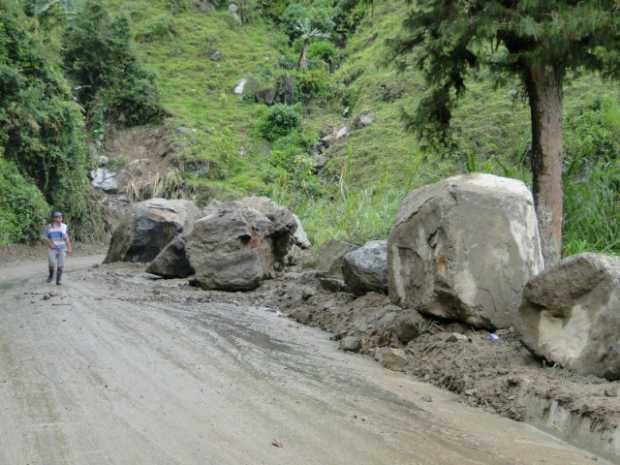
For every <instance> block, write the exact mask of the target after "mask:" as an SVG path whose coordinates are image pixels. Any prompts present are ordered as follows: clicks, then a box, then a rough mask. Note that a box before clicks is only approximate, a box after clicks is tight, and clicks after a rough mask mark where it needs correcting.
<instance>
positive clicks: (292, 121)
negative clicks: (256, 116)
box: [259, 104, 301, 141]
mask: <svg viewBox="0 0 620 465" xmlns="http://www.w3.org/2000/svg"><path fill="white" fill-rule="evenodd" d="M300 122H301V114H300V110H299V107H298V106H291V105H283V104H277V105H274V106H273V107H271V108H270V109H269V110H268V112H267V114H266V115H265V117H264V119H263V120H262V121H261V122H260V123H259V132H260V134H261V135H262V136H263V137H264V138H265V139H267V140H269V141H274V140H276V139H278V138H280V137H284V136H286V135H287V134H289V133H290V132H291V131H292V130H293V129H295V128H297V127H299V124H300Z"/></svg>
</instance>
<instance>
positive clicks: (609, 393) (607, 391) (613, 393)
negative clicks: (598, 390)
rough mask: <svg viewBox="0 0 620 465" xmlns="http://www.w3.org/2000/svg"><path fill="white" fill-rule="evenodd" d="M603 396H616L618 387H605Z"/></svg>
mask: <svg viewBox="0 0 620 465" xmlns="http://www.w3.org/2000/svg"><path fill="white" fill-rule="evenodd" d="M605 397H618V389H613V388H607V389H605Z"/></svg>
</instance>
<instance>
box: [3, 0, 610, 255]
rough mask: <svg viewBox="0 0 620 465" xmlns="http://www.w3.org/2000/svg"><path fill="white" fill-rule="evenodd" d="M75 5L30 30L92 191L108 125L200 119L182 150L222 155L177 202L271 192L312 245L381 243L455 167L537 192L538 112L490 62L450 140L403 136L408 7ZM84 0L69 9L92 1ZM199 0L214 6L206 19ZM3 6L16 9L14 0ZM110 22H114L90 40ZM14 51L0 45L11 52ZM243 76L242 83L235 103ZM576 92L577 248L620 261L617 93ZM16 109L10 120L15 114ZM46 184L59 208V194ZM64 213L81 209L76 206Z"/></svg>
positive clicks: (590, 82) (418, 82)
mask: <svg viewBox="0 0 620 465" xmlns="http://www.w3.org/2000/svg"><path fill="white" fill-rule="evenodd" d="M16 1H17V0H15V1H14V2H12V3H15V2H16ZM64 3H65V2H58V5H55V6H54V9H55V11H57V12H58V15H59V16H58V18H56V19H53V20H52V17H50V16H49V15H47V16H46V18H48V19H46V20H45V21H46V24H47V25H46V26H45V27H44V25H42V24H43V21H42V20H41V19H33V18H29V19H23V21H25V22H24V29H25V30H26V33H28V34H30V36H32V37H33V39H32V40H35V39H36V38H37V36H36V34H39V37H38V38H39V39H42V37H40V35H46V34H47V36H48V37H51V38H52V39H53V40H52V41H51V43H56V44H57V48H55V49H53V50H52V51H51V52H50V50H49V49H48V50H47V51H46V53H47V55H51V57H48V60H49V62H50V63H51V65H53V67H54V70H56V71H55V72H56V75H58V76H59V79H63V80H64V84H63V85H64V89H65V90H64V92H65V94H64V95H65V97H64V98H65V99H67V101H68V102H69V103H68V105H71V108H74V110H73V113H72V114H73V115H75V116H74V117H75V118H76V125H75V126H73V127H75V128H76V129H75V131H76V132H75V137H76V139H75V140H76V141H79V143H80V144H81V147H82V148H81V149H80V151H79V152H76V153H80V154H81V155H80V157H83V158H80V160H81V162H80V163H81V165H79V166H81V167H80V168H76V169H77V170H79V171H80V172H81V173H82V176H81V178H80V179H82V180H83V181H82V182H83V183H85V182H86V181H85V180H86V177H85V172H86V169H87V167H88V166H89V164H90V163H92V162H91V161H90V160H89V159H88V156H87V152H86V150H85V148H84V147H85V144H84V141H85V140H90V141H92V140H96V138H98V137H99V138H101V137H103V136H104V134H105V126H106V125H109V124H115V125H120V126H122V125H126V126H128V125H135V124H145V123H147V124H164V125H166V126H169V127H170V128H171V129H176V128H179V127H186V128H190V129H191V130H192V131H191V132H189V133H185V132H184V133H179V132H177V137H178V139H179V145H180V146H182V147H183V150H182V152H181V153H180V154H179V157H180V158H181V159H182V160H183V161H184V162H188V164H191V163H190V162H193V163H194V164H199V163H204V162H208V163H209V170H208V173H207V174H201V175H198V174H194V173H192V172H188V171H185V172H177V171H175V172H174V173H173V174H172V177H173V178H174V179H171V180H169V181H170V182H168V181H166V182H167V184H166V185H167V186H168V188H167V189H166V192H165V194H167V195H171V196H178V195H186V196H193V197H196V198H197V199H198V200H199V201H201V202H207V201H208V200H210V199H211V198H221V199H226V198H234V197H238V196H242V195H246V194H259V195H267V196H270V197H272V198H274V200H276V201H278V202H281V203H283V204H285V205H287V206H288V207H290V208H291V209H293V210H294V211H295V212H296V213H297V214H298V215H299V216H300V218H301V219H302V222H303V223H304V226H305V228H306V230H307V232H308V233H309V235H310V238H311V240H312V241H313V242H314V243H315V244H316V245H318V244H320V243H322V242H324V241H325V240H327V239H330V238H342V239H347V240H351V241H354V242H363V241H366V240H369V239H374V238H384V237H385V236H386V234H387V232H388V230H389V227H390V225H391V222H392V220H393V218H394V215H395V214H396V212H397V210H398V206H399V204H400V202H401V200H402V199H403V198H404V196H405V195H406V194H407V193H408V192H410V190H411V189H413V188H415V187H418V186H421V185H423V184H426V183H428V182H432V181H436V180H438V179H440V178H443V177H445V176H449V175H453V174H458V173H463V172H470V171H482V172H487V173H494V174H498V175H502V176H509V177H515V178H519V179H522V180H524V181H525V182H526V183H528V185H530V186H531V185H532V178H531V174H530V169H529V158H528V157H529V156H530V153H531V152H530V151H529V150H528V147H529V146H530V143H531V141H530V130H529V118H530V114H529V109H528V106H527V102H526V100H525V97H524V95H525V93H524V90H523V88H522V86H521V84H520V83H519V82H518V81H517V80H511V78H507V79H506V81H505V82H503V84H504V85H503V86H501V87H498V86H497V85H496V84H497V82H496V79H495V78H494V77H493V76H492V75H491V73H490V72H489V71H488V70H485V69H484V68H481V69H480V70H478V71H477V72H476V73H474V74H473V75H472V76H470V77H468V78H467V79H468V81H467V86H468V93H467V94H465V95H464V96H463V98H462V99H461V101H460V104H459V106H458V107H456V108H455V109H454V111H453V115H452V133H453V143H452V145H451V146H450V147H449V148H446V147H443V148H438V147H434V146H431V145H429V144H427V143H426V142H424V141H421V140H420V139H419V138H418V137H417V135H416V134H415V132H413V131H411V130H408V129H407V127H406V126H407V125H406V119H403V114H405V113H411V112H412V111H413V110H414V109H415V108H416V106H417V105H418V103H419V102H420V100H421V99H422V98H423V97H424V95H425V92H426V91H427V90H428V89H427V85H426V84H425V82H424V79H423V76H422V74H421V73H419V72H417V71H415V70H414V69H413V68H411V67H409V68H407V69H406V72H404V73H401V72H399V69H398V66H397V65H398V64H399V63H400V64H402V63H401V61H403V60H404V59H403V60H401V59H399V58H395V59H393V60H390V59H388V58H387V57H389V56H390V54H389V51H390V48H389V45H388V44H387V43H386V39H389V38H391V37H394V35H395V34H396V33H397V32H398V31H400V30H401V29H400V28H401V23H402V19H403V11H406V9H407V8H408V6H407V2H406V1H405V0H402V1H401V0H397V1H390V2H382V1H375V2H372V4H371V2H366V1H361V0H360V1H358V0H307V1H300V2H289V1H287V0H279V1H275V2H263V1H260V0H255V1H250V0H247V1H241V2H238V3H237V5H238V7H239V8H238V11H237V13H236V16H235V15H233V14H231V13H230V12H229V11H228V2H192V1H190V0H152V1H146V0H134V1H132V2H127V1H121V0H105V1H102V2H96V1H94V0H93V1H90V2H86V3H87V4H90V8H91V13H90V18H91V19H90V20H89V19H88V18H89V15H81V16H80V15H75V14H74V13H72V12H71V11H70V10H67V8H66V6H63V4H64ZM83 3H84V2H77V3H76V2H74V3H73V7H72V8H74V9H76V11H77V9H79V8H85V6H84V5H83ZM194 3H198V4H202V5H207V4H208V5H210V6H209V7H207V6H205V8H204V9H205V11H202V10H201V9H199V8H197V7H196V6H195V4H194ZM0 4H1V5H3V8H4V7H5V6H6V5H8V4H9V0H0ZM61 7H62V8H61ZM211 7H215V8H211ZM100 8H103V9H100ZM96 12H98V13H97V14H95V13H96ZM55 14H56V13H55ZM97 15H101V17H104V18H105V21H107V23H106V24H108V26H106V27H104V28H101V29H99V30H98V32H95V33H92V34H91V33H90V32H88V31H90V29H89V28H91V27H92V26H91V23H94V22H96V21H95V20H94V18H96V17H97ZM3 16H4V15H3ZM20 17H21V18H24V16H23V15H22V16H20ZM72 18H73V19H72ZM76 18H80V19H79V21H78V20H76ZM2 21H3V20H0V22H2ZM20 21H21V20H20ZM46 28H47V29H46ZM95 30H96V29H95ZM112 30H114V31H115V32H114V34H110V31H112ZM41 31H43V32H41ZM35 33H36V34H35ZM80 34H87V35H88V36H89V40H91V39H92V40H93V41H94V42H92V43H96V47H103V49H105V50H107V52H106V53H108V52H109V53H108V54H101V53H98V54H93V53H92V50H90V51H89V53H90V55H83V56H79V54H80V53H83V52H84V50H82V49H81V48H80V47H76V46H75V45H76V44H78V43H79V42H80V41H81V40H82V39H81V38H80V37H81V36H80ZM0 37H2V33H1V32H0ZM63 38H64V40H65V45H64V46H63V45H62V44H63ZM4 43H5V42H3V40H2V39H1V38H0V57H2V50H3V48H2V47H3V46H4V45H3V44H4ZM54 50H55V52H54ZM69 51H71V53H69ZM76 54H77V55H76ZM76 56H77V58H76ZM89 56H90V58H89ZM94 56H108V57H110V61H109V62H108V63H109V65H110V69H109V75H108V76H109V78H106V80H105V82H104V83H98V84H97V85H99V86H100V87H98V88H97V89H94V88H87V89H90V90H88V91H83V92H79V93H76V92H75V91H73V93H72V92H71V89H75V87H80V88H82V86H85V85H86V86H88V85H92V83H91V82H90V81H89V80H90V79H91V77H89V76H90V75H91V74H92V72H91V71H90V69H89V68H88V66H90V64H89V63H90V61H93V60H94ZM119 62H121V63H124V64H125V65H123V67H122V69H126V67H127V66H129V68H130V69H135V70H136V72H135V74H134V75H132V76H133V77H130V78H127V79H125V78H123V76H124V75H123V74H122V73H121V72H120V71H119V69H118V68H116V69H114V66H115V65H114V64H115V63H119ZM2 63H4V62H3V61H2V60H1V59H0V82H1V81H2V77H1V76H2V71H1V69H2V68H1V66H2ZM404 64H405V65H406V62H405V63H404ZM132 67H135V68H132ZM61 70H62V72H61ZM97 73H99V71H97ZM104 74H105V73H104ZM31 79H32V78H31ZM242 79H245V80H246V83H245V86H244V89H243V93H242V95H235V94H234V93H233V89H234V88H235V87H236V86H237V84H238V83H239V82H240V81H241V80H242ZM68 82H71V83H72V84H71V85H69V84H68ZM71 94H73V95H71ZM564 94H565V97H564V107H565V109H564V120H563V126H564V133H565V139H564V161H563V181H564V187H565V192H564V194H565V197H564V202H565V203H564V210H565V211H564V245H563V247H564V254H572V253H576V252H579V251H583V250H595V251H603V252H606V253H616V254H618V253H620V240H619V238H620V206H619V205H620V200H619V195H620V194H619V191H620V185H619V184H620V183H619V181H618V180H619V179H620V164H619V153H620V103H619V99H620V92H619V90H618V85H617V83H612V82H609V81H604V80H602V79H601V78H600V77H598V76H597V75H595V74H576V75H575V76H574V78H572V79H571V80H570V82H569V83H568V85H567V86H565V89H564ZM71 96H73V97H75V98H76V99H77V101H78V102H79V103H80V107H77V105H76V104H75V101H74V100H72V98H71ZM3 102H4V101H3V100H2V99H0V118H3V117H4V116H3V115H5V113H3V109H6V108H7V105H6V104H5V103H3ZM75 108H80V109H81V111H76V110H75ZM134 108H143V109H144V111H132V109H134ZM4 111H6V110H4ZM366 112H370V113H371V114H372V119H373V121H372V123H370V124H369V125H367V126H366V127H360V128H354V127H353V124H352V123H353V120H354V119H355V118H356V117H357V116H359V115H361V114H363V113H366ZM134 116H137V119H135V120H134V119H133V118H134ZM344 126H347V127H348V128H349V132H348V135H347V136H346V137H343V138H341V139H340V140H337V141H334V142H333V143H330V144H325V145H324V146H322V147H321V148H320V150H319V141H320V139H321V138H322V137H324V136H327V135H329V134H332V132H334V131H338V130H339V129H340V128H342V127H344ZM3 131H4V129H0V145H2V146H4V144H5V142H3V139H2V134H3ZM78 136H79V137H78ZM76 143H77V142H76ZM319 152H320V153H319ZM45 153H51V152H50V151H49V150H48V151H47V152H45ZM60 153H63V157H64V156H65V155H64V154H65V151H60ZM3 157H4V158H5V159H10V160H13V161H14V163H15V164H16V165H17V166H19V167H20V172H21V174H22V175H23V176H24V179H26V180H29V181H35V178H34V177H33V176H32V175H31V174H29V172H28V171H27V170H26V169H25V167H24V166H22V165H20V162H19V161H18V157H17V156H15V155H10V154H8V153H7V151H6V150H5V153H4V155H3ZM78 158H79V157H78ZM319 159H320V160H321V161H322V162H321V163H319ZM72 166H73V165H72ZM75 179H77V176H76V177H75ZM35 185H36V186H37V187H38V188H39V190H40V192H42V193H43V195H44V197H45V199H46V201H47V202H48V203H49V204H50V205H51V204H54V205H56V204H57V203H56V200H55V197H53V196H50V195H48V194H47V192H46V191H45V190H44V189H43V187H42V186H41V185H39V184H38V183H36V182H35ZM83 188H84V186H81V187H79V188H74V190H73V191H75V189H77V191H80V189H83ZM80 192H82V193H83V191H80ZM80 198H81V199H82V200H81V201H82V202H83V201H84V199H86V198H87V196H84V195H83V194H82V195H80ZM75 205H80V204H79V202H76V203H75ZM60 206H61V208H65V209H68V208H74V206H73V204H72V203H71V202H69V204H67V205H60ZM0 208H1V207H0ZM75 208H78V210H79V209H80V208H85V207H83V206H82V207H75ZM11 237H12V239H9V240H15V237H16V236H15V234H13V236H11ZM20 239H23V240H26V239H28V238H26V237H20ZM1 240H2V235H1V234H0V241H1ZM5 242H6V240H5Z"/></svg>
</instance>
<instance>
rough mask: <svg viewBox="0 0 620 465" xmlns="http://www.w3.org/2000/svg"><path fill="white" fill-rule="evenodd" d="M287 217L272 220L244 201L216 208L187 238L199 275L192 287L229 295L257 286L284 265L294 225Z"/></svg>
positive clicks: (189, 250)
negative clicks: (221, 291)
mask: <svg viewBox="0 0 620 465" xmlns="http://www.w3.org/2000/svg"><path fill="white" fill-rule="evenodd" d="M247 203H251V202H247ZM283 218H284V214H283V213H282V217H279V216H274V217H273V221H272V220H271V219H270V218H268V217H267V216H266V215H264V214H263V213H261V212H260V211H258V210H257V209H255V208H252V207H249V206H246V205H244V202H242V201H237V202H228V203H222V204H218V205H217V207H216V208H211V209H210V211H209V214H208V215H207V216H205V217H204V218H201V219H200V220H199V221H197V222H196V223H195V225H194V230H193V231H192V233H191V234H190V235H189V236H187V244H186V253H187V256H188V258H189V262H190V263H191V266H192V267H193V269H194V270H195V272H196V274H195V276H194V278H193V283H195V284H196V285H198V286H200V287H202V288H204V289H219V290H226V291H247V290H251V289H255V288H256V287H258V285H259V284H260V282H261V281H262V280H263V279H266V278H269V277H271V276H272V274H273V272H274V270H275V269H276V268H278V266H282V265H283V264H282V260H284V258H285V256H286V253H287V250H285V249H284V248H283V247H284V245H283V244H287V247H288V246H290V245H291V244H292V242H293V240H292V235H293V234H294V232H295V227H294V224H290V223H289V222H286V221H284V220H283ZM279 220H282V221H279Z"/></svg>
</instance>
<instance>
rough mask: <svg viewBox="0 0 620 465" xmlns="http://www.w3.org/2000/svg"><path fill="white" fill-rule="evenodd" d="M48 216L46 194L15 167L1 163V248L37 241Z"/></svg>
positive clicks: (3, 161)
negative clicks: (15, 243)
mask: <svg viewBox="0 0 620 465" xmlns="http://www.w3.org/2000/svg"><path fill="white" fill-rule="evenodd" d="M48 213H49V207H48V205H47V203H46V202H45V199H44V198H43V194H41V192H40V191H39V190H38V189H37V188H36V187H35V186H34V184H32V183H30V182H28V181H27V180H26V179H24V177H23V176H22V175H21V174H20V173H19V171H18V169H17V166H16V165H15V164H13V163H11V162H9V161H6V160H3V159H0V245H3V244H9V243H12V242H30V241H34V240H36V239H37V238H38V237H39V236H40V235H41V229H42V226H43V224H44V221H45V219H46V217H47V216H48Z"/></svg>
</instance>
